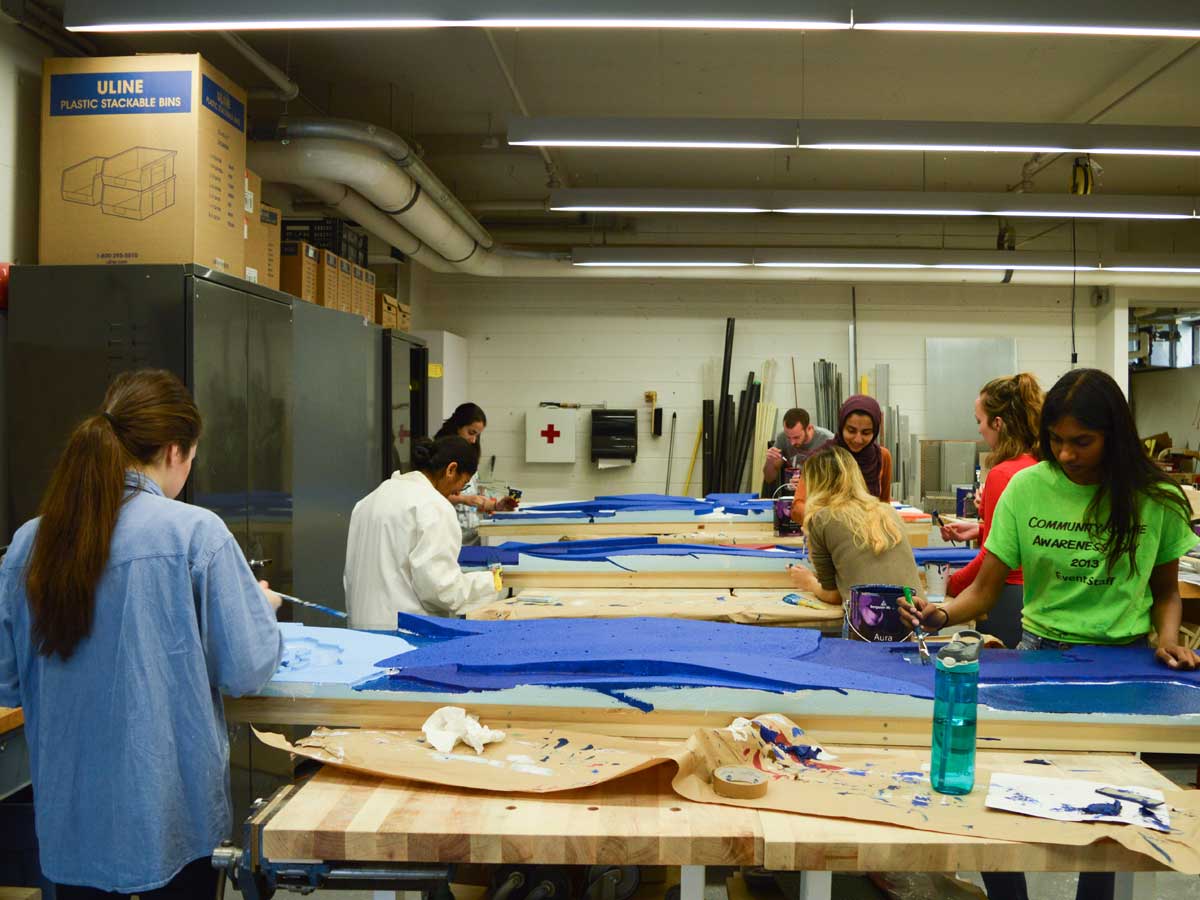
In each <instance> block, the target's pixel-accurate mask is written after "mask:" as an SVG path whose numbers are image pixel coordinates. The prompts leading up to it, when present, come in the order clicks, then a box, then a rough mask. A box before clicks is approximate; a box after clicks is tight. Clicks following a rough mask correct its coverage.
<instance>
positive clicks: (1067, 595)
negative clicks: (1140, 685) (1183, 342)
mask: <svg viewBox="0 0 1200 900" xmlns="http://www.w3.org/2000/svg"><path fill="white" fill-rule="evenodd" d="M1040 442H1041V447H1042V454H1043V456H1044V460H1043V461H1042V462H1040V463H1038V464H1037V465H1035V466H1031V467H1030V468H1028V469H1025V470H1024V471H1022V472H1019V473H1017V474H1016V475H1015V476H1014V477H1013V479H1012V481H1011V482H1009V485H1008V488H1007V490H1005V492H1004V493H1003V495H1001V497H1000V501H999V503H998V505H997V507H996V512H995V514H994V517H993V521H992V530H991V532H990V533H989V534H988V538H987V543H986V546H985V549H986V550H987V556H986V558H985V559H984V561H983V565H982V567H981V569H980V572H979V575H978V577H977V578H976V579H975V581H974V583H973V584H972V585H971V586H970V587H969V588H967V589H966V590H964V591H963V592H962V593H961V594H959V595H958V596H957V597H955V598H954V599H952V600H948V601H946V602H945V603H942V604H940V605H939V604H930V603H928V602H926V601H924V600H920V599H919V600H917V601H916V607H917V615H918V616H919V617H920V619H921V622H922V624H924V625H925V626H926V627H927V629H928V630H930V631H935V630H938V629H941V628H944V627H946V626H947V625H952V624H955V623H958V622H966V621H969V620H972V619H976V618H978V617H979V616H981V615H982V614H983V613H986V612H987V611H988V610H989V609H990V608H991V607H992V605H993V604H994V603H995V602H996V599H997V598H998V597H999V595H1000V592H1001V590H1002V589H1003V587H1004V583H1005V579H1006V578H1007V577H1008V574H1009V572H1011V571H1012V570H1013V569H1016V568H1022V569H1024V573H1025V609H1024V615H1023V634H1022V637H1021V643H1020V644H1019V645H1018V648H1017V649H1020V650H1035V649H1040V648H1043V647H1045V648H1065V647H1070V646H1077V645H1080V644H1108V645H1121V644H1125V645H1133V644H1141V645H1146V644H1147V643H1148V636H1149V634H1150V632H1151V630H1153V631H1154V632H1155V633H1156V634H1157V635H1158V641H1157V643H1158V646H1157V649H1156V650H1155V655H1156V656H1157V658H1158V659H1159V660H1160V661H1161V662H1162V663H1164V664H1165V665H1167V666H1170V667H1171V668H1173V669H1195V668H1197V667H1198V666H1200V656H1197V654H1196V653H1195V652H1194V651H1192V650H1190V649H1188V648H1187V647H1184V646H1183V645H1181V644H1180V642H1179V626H1180V621H1181V616H1182V602H1181V600H1180V597H1179V558H1180V557H1181V556H1183V555H1184V554H1186V553H1187V552H1188V551H1189V550H1190V549H1192V548H1193V547H1195V546H1196V545H1197V544H1200V538H1197V537H1196V535H1195V534H1194V533H1193V531H1192V529H1191V525H1190V523H1189V519H1190V516H1191V507H1190V506H1189V504H1188V502H1187V499H1186V498H1185V497H1184V495H1183V492H1182V491H1181V490H1180V489H1179V487H1178V486H1176V485H1175V484H1173V483H1171V482H1170V481H1167V480H1166V479H1165V478H1164V477H1163V474H1162V472H1161V471H1160V470H1159V469H1158V468H1157V467H1156V466H1155V465H1154V463H1153V462H1151V460H1150V459H1149V458H1148V457H1147V456H1146V454H1145V452H1144V451H1143V449H1142V446H1141V442H1140V441H1139V440H1138V436H1137V429H1136V428H1135V426H1134V422H1133V416H1132V414H1131V413H1130V410H1129V404H1128V403H1127V402H1126V400H1125V395H1124V394H1122V393H1121V389H1120V388H1119V387H1118V386H1117V383H1116V382H1115V381H1114V380H1113V379H1112V378H1111V377H1110V376H1109V375H1107V374H1105V373H1104V372H1101V371H1099V370H1098V369H1076V370H1075V371H1073V372H1069V373H1068V374H1066V375H1064V376H1063V377H1062V378H1060V379H1059V380H1058V383H1057V384H1055V385H1054V387H1053V388H1051V389H1050V392H1049V393H1048V394H1047V395H1046V401H1045V405H1044V407H1043V411H1042V423H1041V434H1040Z"/></svg>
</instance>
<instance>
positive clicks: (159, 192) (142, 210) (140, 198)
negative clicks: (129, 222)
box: [100, 177, 175, 221]
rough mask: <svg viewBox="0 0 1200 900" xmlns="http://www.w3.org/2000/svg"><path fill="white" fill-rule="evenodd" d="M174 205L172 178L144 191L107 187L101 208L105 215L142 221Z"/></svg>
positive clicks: (173, 181) (173, 180)
mask: <svg viewBox="0 0 1200 900" xmlns="http://www.w3.org/2000/svg"><path fill="white" fill-rule="evenodd" d="M174 205H175V178H174V177H171V178H168V179H167V180H166V181H164V182H161V183H160V184H156V185H154V186H153V187H151V188H147V189H146V190H144V191H131V190H129V189H128V188H121V187H108V186H106V187H105V188H104V198H103V200H101V203H100V208H101V209H102V210H103V211H104V214H105V215H109V216H120V217H121V218H123V219H134V220H136V221H141V220H142V219H148V218H150V217H151V216H152V215H154V214H155V213H160V212H162V211H163V210H164V209H167V208H168V207H171V206H174Z"/></svg>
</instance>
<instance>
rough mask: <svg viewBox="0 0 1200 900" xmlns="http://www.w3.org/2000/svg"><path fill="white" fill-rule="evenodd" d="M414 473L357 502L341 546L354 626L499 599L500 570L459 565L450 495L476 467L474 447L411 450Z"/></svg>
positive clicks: (458, 533)
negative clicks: (344, 544)
mask: <svg viewBox="0 0 1200 900" xmlns="http://www.w3.org/2000/svg"><path fill="white" fill-rule="evenodd" d="M413 466H414V468H415V471H412V472H408V473H407V474H401V473H400V472H395V473H393V474H392V477H391V478H389V479H388V480H387V481H385V482H384V483H383V484H381V485H380V486H379V487H377V488H376V489H375V490H373V491H372V492H371V493H370V494H368V495H367V496H366V497H364V498H363V499H362V500H360V501H359V502H358V503H357V504H356V505H355V507H354V512H353V514H351V516H350V538H349V542H348V545H347V547H346V571H345V575H344V577H343V584H344V586H345V588H346V609H347V611H348V612H349V614H350V626H351V627H352V628H366V629H374V630H383V631H391V630H394V629H395V628H396V613H398V612H408V613H418V614H422V615H431V616H456V615H461V614H463V613H465V612H467V611H468V610H470V609H472V608H474V607H476V606H481V605H483V604H485V603H489V602H491V601H492V600H495V599H496V594H497V592H498V591H499V590H500V588H501V584H500V576H499V573H498V572H497V573H493V572H471V573H466V572H463V570H462V569H461V568H460V567H459V565H458V553H459V550H461V549H462V530H461V529H460V527H459V524H458V518H457V517H456V516H455V514H454V507H453V506H451V505H450V501H449V499H447V498H449V497H450V496H451V495H452V494H457V493H459V492H460V491H462V489H463V487H464V486H465V485H466V483H467V482H468V481H470V479H471V477H472V476H473V475H474V474H475V472H476V470H477V469H478V468H479V448H478V447H477V446H476V445H475V444H473V443H471V442H470V441H467V440H466V439H464V438H461V437H458V436H457V435H455V436H450V437H443V438H438V439H437V440H436V441H433V440H429V439H423V440H420V441H418V442H417V443H416V444H415V445H414V447H413Z"/></svg>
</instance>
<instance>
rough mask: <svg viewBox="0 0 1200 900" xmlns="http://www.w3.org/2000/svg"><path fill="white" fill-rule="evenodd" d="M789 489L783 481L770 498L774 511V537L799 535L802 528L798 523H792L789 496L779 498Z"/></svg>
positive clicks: (790, 499) (790, 498) (790, 496)
mask: <svg viewBox="0 0 1200 900" xmlns="http://www.w3.org/2000/svg"><path fill="white" fill-rule="evenodd" d="M788 490H790V488H789V487H788V485H787V482H786V481H785V482H784V483H783V484H782V485H780V487H779V488H778V489H777V490H776V491H775V496H773V497H772V498H771V500H772V503H771V505H772V506H773V507H774V509H775V536H776V537H788V536H790V535H796V534H801V533H802V532H803V531H804V527H803V526H802V525H801V524H800V523H799V522H793V521H792V500H793V499H794V498H793V497H792V495H791V494H788V495H787V496H784V497H781V496H780V494H781V493H782V492H783V491H788Z"/></svg>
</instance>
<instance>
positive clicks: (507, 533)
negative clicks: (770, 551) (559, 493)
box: [479, 521, 932, 547]
mask: <svg viewBox="0 0 1200 900" xmlns="http://www.w3.org/2000/svg"><path fill="white" fill-rule="evenodd" d="M931 527H932V526H931V525H930V524H929V523H928V522H924V523H905V532H906V533H907V535H908V542H909V544H911V545H912V546H913V547H928V546H929V535H930V528H931ZM479 535H480V539H481V540H482V541H483V543H484V544H485V545H487V546H492V545H494V544H497V543H502V542H504V541H510V540H514V539H516V538H525V537H528V538H537V539H540V540H542V541H561V540H566V541H590V540H596V539H597V538H608V537H657V538H659V540H660V543H676V544H731V545H734V546H736V545H739V544H743V545H744V544H773V545H775V546H777V547H803V546H804V539H803V538H802V537H801V536H800V535H794V536H787V537H776V536H775V528H774V525H773V524H772V523H764V522H727V521H723V522H707V523H704V522H702V523H697V522H695V521H692V522H593V523H580V524H563V525H555V524H550V525H546V524H536V525H535V524H530V525H520V526H518V525H509V524H507V523H505V524H503V525H499V524H497V525H487V524H481V525H480V526H479Z"/></svg>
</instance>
